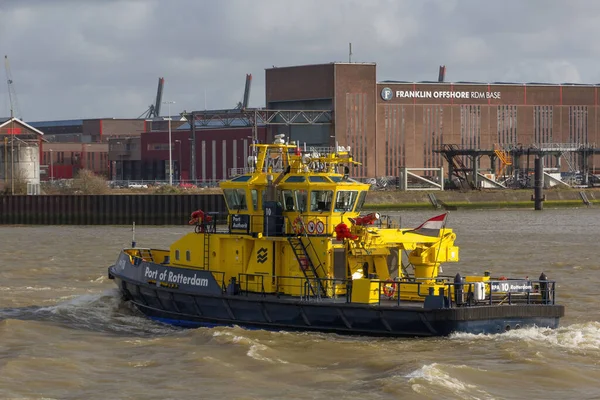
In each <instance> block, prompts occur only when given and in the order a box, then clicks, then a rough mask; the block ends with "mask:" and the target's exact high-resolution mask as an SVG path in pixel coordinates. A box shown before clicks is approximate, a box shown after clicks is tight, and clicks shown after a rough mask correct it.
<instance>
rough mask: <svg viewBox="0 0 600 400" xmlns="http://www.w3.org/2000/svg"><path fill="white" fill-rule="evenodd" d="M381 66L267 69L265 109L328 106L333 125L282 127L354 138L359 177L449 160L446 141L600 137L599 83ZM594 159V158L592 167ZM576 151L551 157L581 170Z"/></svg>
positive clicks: (541, 143) (464, 144)
mask: <svg viewBox="0 0 600 400" xmlns="http://www.w3.org/2000/svg"><path fill="white" fill-rule="evenodd" d="M376 68H377V67H376V64H374V63H330V64H320V65H305V66H292V67H283V68H282V67H277V68H270V69H267V70H266V102H267V108H286V109H300V108H302V109H321V110H322V109H330V110H332V112H333V116H334V118H333V121H332V124H331V127H330V128H329V131H327V129H324V128H321V129H320V130H314V129H313V127H310V126H307V127H303V128H296V129H294V130H293V131H292V132H289V130H288V132H286V127H277V128H276V129H277V130H278V132H282V133H288V134H289V135H290V136H291V137H292V138H294V139H299V140H301V141H304V140H309V141H311V140H312V141H314V139H313V138H317V137H318V139H317V140H320V141H321V142H324V143H327V142H328V143H329V144H332V143H333V140H335V141H336V142H338V143H339V145H343V146H351V148H352V151H353V154H354V156H355V157H356V158H357V159H358V160H359V161H361V162H362V163H363V165H362V166H360V167H357V168H355V169H354V170H353V175H354V176H356V177H359V178H367V177H382V176H392V177H393V176H398V175H399V171H400V169H401V168H403V167H408V168H439V167H442V166H444V167H446V166H445V165H444V163H445V161H444V159H443V157H442V154H441V153H440V152H438V150H439V149H440V148H443V147H444V145H449V144H451V145H455V146H457V148H461V149H474V150H490V151H491V152H492V153H494V152H493V150H494V148H496V149H500V150H501V151H509V150H510V149H511V148H513V147H519V148H538V149H543V148H552V149H554V150H557V151H558V152H559V153H560V152H561V150H560V149H564V152H563V153H562V154H564V155H565V156H566V154H565V153H566V152H568V151H570V150H573V149H578V148H579V147H580V146H581V145H588V146H590V147H595V143H597V142H599V139H600V132H599V129H598V128H599V126H598V122H599V119H600V114H599V112H598V100H599V97H598V87H599V85H580V84H570V83H563V84H550V83H508V82H494V83H476V82H453V83H450V82H444V79H443V77H442V79H439V80H438V81H432V82H409V81H390V80H388V81H378V80H377V70H376ZM440 75H441V74H440ZM440 81H441V82H440ZM328 133H331V136H333V138H331V139H330V140H328V138H327V135H328ZM597 157H598V156H597V155H594V156H593V157H591V160H590V161H591V164H592V165H596V164H597V161H598V158H597ZM576 158H577V154H575V155H574V157H572V158H571V160H569V161H570V162H563V164H562V165H558V164H559V163H560V161H561V160H560V157H552V158H551V157H548V159H547V160H545V161H546V166H548V167H559V168H561V170H563V171H565V170H569V169H578V168H579V164H580V162H581V161H582V160H581V159H579V160H577V159H576ZM465 162H466V163H469V160H468V159H467V160H465ZM522 162H525V161H524V160H522ZM569 164H570V165H569ZM479 167H480V168H482V169H485V168H489V169H490V172H494V171H492V170H493V169H494V168H493V165H492V163H491V161H490V160H487V159H482V160H481V165H480V166H479ZM513 167H514V168H518V167H519V166H513Z"/></svg>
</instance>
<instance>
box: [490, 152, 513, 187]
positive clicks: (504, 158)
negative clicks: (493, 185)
mask: <svg viewBox="0 0 600 400" xmlns="http://www.w3.org/2000/svg"><path fill="white" fill-rule="evenodd" d="M494 153H495V154H496V156H497V157H498V158H499V159H500V162H501V164H500V167H499V168H498V171H496V179H499V178H500V177H501V176H502V174H503V173H504V169H505V168H506V167H507V166H509V165H512V158H511V156H510V154H509V153H508V152H507V151H505V150H503V149H502V148H501V147H500V145H499V144H494Z"/></svg>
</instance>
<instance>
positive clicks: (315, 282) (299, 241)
mask: <svg viewBox="0 0 600 400" xmlns="http://www.w3.org/2000/svg"><path fill="white" fill-rule="evenodd" d="M305 232H306V231H305ZM303 239H306V240H303ZM288 242H289V243H290V246H291V248H292V250H293V251H294V255H295V256H296V260H298V265H299V266H300V270H301V271H302V273H303V274H304V277H305V278H306V283H307V284H308V288H309V291H310V294H311V295H313V296H318V297H321V296H323V297H325V296H327V288H326V282H322V278H321V277H320V276H326V275H325V270H324V268H323V264H321V262H320V261H319V260H318V257H317V265H315V264H314V263H313V261H312V259H311V258H310V256H309V254H308V249H310V248H312V251H313V253H314V254H315V255H316V254H317V253H316V251H315V248H314V246H313V244H312V242H311V240H310V238H309V237H308V235H307V234H306V233H304V234H303V235H300V236H290V237H288ZM305 242H306V243H308V244H307V245H305V244H304V243H305ZM319 272H320V273H321V275H320V276H319ZM315 286H316V287H315Z"/></svg>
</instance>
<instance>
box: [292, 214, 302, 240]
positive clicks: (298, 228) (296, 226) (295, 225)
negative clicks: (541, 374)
mask: <svg viewBox="0 0 600 400" xmlns="http://www.w3.org/2000/svg"><path fill="white" fill-rule="evenodd" d="M292 229H293V230H294V233H296V234H297V235H299V234H301V233H304V221H303V220H302V217H301V216H299V215H298V216H297V217H296V219H295V220H294V222H292Z"/></svg>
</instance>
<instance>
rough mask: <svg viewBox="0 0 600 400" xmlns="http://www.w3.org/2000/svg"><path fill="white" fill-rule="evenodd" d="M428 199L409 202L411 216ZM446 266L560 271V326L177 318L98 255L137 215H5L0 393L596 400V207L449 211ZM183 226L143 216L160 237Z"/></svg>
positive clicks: (419, 217)
mask: <svg viewBox="0 0 600 400" xmlns="http://www.w3.org/2000/svg"><path fill="white" fill-rule="evenodd" d="M436 214H437V212H435V211H431V212H429V211H427V212H425V211H414V212H403V213H401V214H399V215H401V216H402V226H404V227H416V226H418V225H419V224H420V223H421V222H423V221H424V220H425V219H427V218H429V217H432V216H434V215H436ZM448 227H451V228H453V229H454V230H455V231H456V233H457V241H456V243H457V245H459V246H460V248H461V262H460V263H458V264H446V265H445V266H444V273H445V274H451V275H453V274H455V273H456V272H460V273H461V274H462V275H463V276H464V275H468V274H473V273H482V272H483V271H484V270H486V269H489V270H491V271H492V273H493V274H494V275H506V276H511V277H525V276H529V277H532V278H537V277H538V276H539V274H540V273H541V272H542V271H543V272H545V273H546V275H548V276H549V278H550V279H555V280H557V281H558V282H559V285H558V294H557V299H558V300H559V302H560V303H563V304H565V305H566V314H567V315H566V317H565V318H564V319H562V320H561V327H560V328H559V329H557V330H547V329H536V328H532V329H521V330H516V331H515V330H513V331H510V332H508V333H504V334H501V335H490V336H483V335H477V336H476V335H466V334H459V335H453V336H451V337H448V338H432V339H378V338H365V337H347V336H346V337H345V336H338V335H333V334H315V333H285V332H267V331H262V330H246V329H243V328H239V327H228V328H200V329H177V328H172V327H169V326H165V325H162V324H159V323H155V322H152V321H149V320H147V319H145V318H144V317H142V316H141V315H140V314H138V313H137V312H136V311H135V310H134V309H131V308H130V307H128V306H127V305H126V304H124V303H123V302H122V301H121V300H120V297H119V295H118V292H117V290H116V289H115V288H114V286H113V285H114V284H113V282H112V281H110V280H109V279H108V278H107V267H108V266H109V265H110V264H111V262H114V260H115V259H116V257H117V254H118V252H119V250H120V248H122V247H125V246H128V245H130V242H131V227H123V226H85V227H79V226H77V227H75V226H2V227H0V235H1V236H0V237H1V240H0V250H1V252H0V254H1V258H0V260H1V261H0V263H1V264H0V266H1V268H0V282H1V285H0V398H1V399H330V398H332V399H333V398H335V399H391V398H403V399H428V398H430V399H523V398H528V399H599V398H600V365H599V363H600V322H599V321H600V309H599V304H600V302H599V300H600V290H599V288H600V258H599V257H598V253H599V252H600V210H599V209H597V208H589V209H588V208H580V209H568V210H550V209H546V210H544V211H528V210H498V211H490V210H486V211H453V212H451V213H450V214H449V217H448ZM188 230H189V227H187V226H177V227H137V229H136V239H137V242H138V245H139V246H143V247H154V246H158V247H166V246H167V245H168V243H170V242H172V241H173V240H175V239H177V238H178V237H179V236H180V235H182V234H184V233H185V232H187V231H188Z"/></svg>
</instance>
